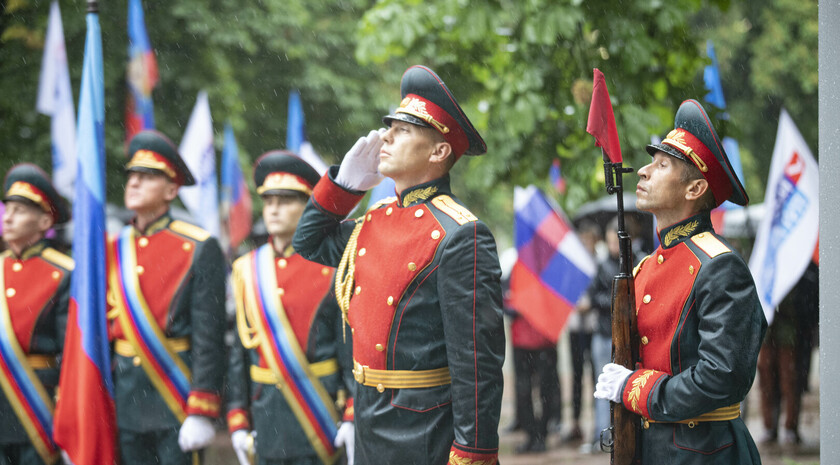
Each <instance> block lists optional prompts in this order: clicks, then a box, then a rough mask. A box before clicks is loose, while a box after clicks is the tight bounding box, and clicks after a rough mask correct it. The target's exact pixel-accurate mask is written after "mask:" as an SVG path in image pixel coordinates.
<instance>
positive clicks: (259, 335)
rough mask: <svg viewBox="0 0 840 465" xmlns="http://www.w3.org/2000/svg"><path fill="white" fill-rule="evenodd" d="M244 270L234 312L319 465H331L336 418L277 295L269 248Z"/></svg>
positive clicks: (255, 254)
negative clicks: (243, 316)
mask: <svg viewBox="0 0 840 465" xmlns="http://www.w3.org/2000/svg"><path fill="white" fill-rule="evenodd" d="M245 265H246V266H244V267H242V268H241V270H240V272H241V275H240V276H241V279H242V288H243V289H242V291H241V292H243V293H244V295H243V296H242V297H243V298H244V299H243V300H244V309H243V308H240V309H238V310H239V311H241V312H247V313H248V315H247V316H248V320H250V322H251V324H252V325H253V326H254V327H255V330H256V340H257V341H259V347H260V352H261V354H262V356H263V358H264V359H265V361H266V363H267V364H268V367H269V369H270V370H271V371H272V372H273V373H274V374H275V377H276V379H278V380H280V382H279V383H278V388H279V389H280V392H282V393H283V396H284V397H285V399H286V402H287V403H288V404H289V407H290V408H291V409H292V411H293V412H294V414H295V417H296V418H297V420H298V423H299V424H300V425H301V427H302V428H303V430H304V432H305V433H306V437H307V438H308V439H309V442H310V443H311V444H312V447H313V449H315V452H316V453H317V454H318V457H319V458H320V459H321V461H322V462H323V463H325V464H332V463H334V462H335V460H336V459H337V458H338V456H337V454H336V450H335V446H333V439H334V438H335V435H336V432H337V429H336V424H337V422H338V420H339V418H338V414H337V413H336V411H335V409H334V408H333V407H332V405H333V401H332V398H330V395H329V394H328V393H327V390H326V389H325V388H324V386H323V385H322V384H321V381H320V380H319V379H318V377H317V376H315V375H314V374H313V372H312V369H311V367H310V364H309V361H308V360H307V358H306V354H305V353H304V352H303V350H301V347H300V344H299V343H298V340H297V338H296V337H295V333H294V331H292V326H291V324H290V323H289V319H288V317H287V316H286V311H285V310H284V308H283V303H282V302H281V300H280V297H279V296H278V295H277V274H276V269H275V265H274V253H273V250H272V248H271V246H270V245H269V244H266V245H263V246H262V247H260V248H258V249H257V250H255V251H253V252H251V253H250V254H248V258H247V261H246V263H245ZM237 292H240V291H239V290H237ZM237 300H240V299H237ZM241 301H242V300H240V302H241ZM238 303H239V302H238ZM238 323H239V324H242V323H244V322H242V321H239V322H238Z"/></svg>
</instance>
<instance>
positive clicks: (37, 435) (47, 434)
mask: <svg viewBox="0 0 840 465" xmlns="http://www.w3.org/2000/svg"><path fill="white" fill-rule="evenodd" d="M4 260H5V258H0V290H3V291H5V289H6V279H5V276H4V274H5V266H4V263H3V262H4ZM0 385H2V387H3V393H4V394H5V395H6V399H8V401H9V404H11V406H12V408H13V409H14V411H15V414H16V415H17V417H18V420H20V423H21V424H22V425H23V428H24V429H25V430H26V434H27V436H29V440H30V441H31V442H32V446H33V447H35V450H36V451H37V452H38V455H40V456H41V460H43V461H44V462H45V463H54V462H55V461H56V460H57V459H58V447H57V446H56V445H55V443H54V442H53V430H52V424H53V410H54V405H53V402H52V400H51V399H50V396H49V395H48V394H47V390H46V389H45V388H44V385H43V384H41V380H40V379H38V376H37V375H36V374H35V370H33V369H32V367H31V366H29V363H27V361H26V354H24V353H23V348H21V346H20V344H19V343H18V340H17V337H16V336H15V331H14V328H13V327H12V317H11V315H10V313H9V304H8V302H7V301H6V293H5V292H2V293H0Z"/></svg>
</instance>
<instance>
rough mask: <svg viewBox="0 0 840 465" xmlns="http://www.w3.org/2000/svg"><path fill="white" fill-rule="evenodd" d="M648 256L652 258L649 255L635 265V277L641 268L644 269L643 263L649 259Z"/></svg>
mask: <svg viewBox="0 0 840 465" xmlns="http://www.w3.org/2000/svg"><path fill="white" fill-rule="evenodd" d="M648 258H650V255H648V256H647V257H645V258H643V259H642V261H640V262H639V264H638V265H636V267H635V268H633V277H634V278H635V277H636V275H637V274H639V270H641V269H642V263H644V262H645V260H647V259H648Z"/></svg>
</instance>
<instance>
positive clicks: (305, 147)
mask: <svg viewBox="0 0 840 465" xmlns="http://www.w3.org/2000/svg"><path fill="white" fill-rule="evenodd" d="M300 158H303V159H304V161H306V162H307V163H309V164H310V165H312V167H313V168H315V171H317V172H318V174H320V175H321V176H323V175H324V173H326V172H327V169H328V168H329V166H327V164H326V163H324V160H323V159H322V158H321V156H320V155H318V153H317V152H316V151H315V148H313V147H312V144H310V143H309V141H308V140H305V141H303V143H302V144H300Z"/></svg>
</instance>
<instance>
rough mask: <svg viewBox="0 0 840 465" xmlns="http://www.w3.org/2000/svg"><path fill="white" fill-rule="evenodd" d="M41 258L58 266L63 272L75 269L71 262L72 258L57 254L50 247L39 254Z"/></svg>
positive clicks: (57, 252)
mask: <svg viewBox="0 0 840 465" xmlns="http://www.w3.org/2000/svg"><path fill="white" fill-rule="evenodd" d="M41 256H42V257H44V260H46V261H48V262H50V263H52V264H55V265H58V266H60V267H62V268H64V269H65V270H69V271H73V268H75V266H76V263H75V262H74V261H73V259H72V258H70V257H68V256H67V255H64V254H63V253H61V252H59V251H58V250H55V249H53V248H52V247H47V248H46V249H44V251H43V252H41Z"/></svg>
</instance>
